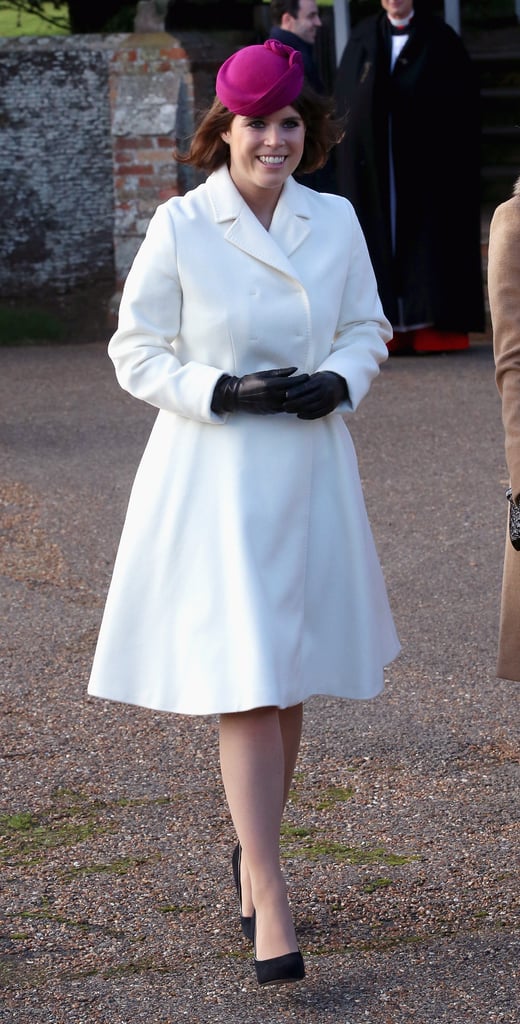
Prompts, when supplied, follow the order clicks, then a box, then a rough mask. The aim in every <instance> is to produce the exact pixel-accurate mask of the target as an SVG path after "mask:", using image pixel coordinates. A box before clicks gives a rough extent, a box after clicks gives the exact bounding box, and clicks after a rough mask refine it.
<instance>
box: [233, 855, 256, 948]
mask: <svg viewBox="0 0 520 1024" xmlns="http://www.w3.org/2000/svg"><path fill="white" fill-rule="evenodd" d="M241 860H242V847H241V846H240V843H237V845H236V846H235V849H234V850H233V855H232V857H231V866H232V868H233V878H234V879H235V886H236V890H237V893H238V902H239V904H240V926H241V928H242V932H243V934H244V935H245V937H246V939H249V940H250V942H252V941H253V938H254V919H253V918H252V917H244V916H243V914H242V885H241V883H240V861H241Z"/></svg>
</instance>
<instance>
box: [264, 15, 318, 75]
mask: <svg viewBox="0 0 520 1024" xmlns="http://www.w3.org/2000/svg"><path fill="white" fill-rule="evenodd" d="M270 12H271V21H272V28H271V31H270V33H269V37H270V38H271V39H279V40H280V42H281V43H285V44H286V46H292V48H293V50H299V51H300V53H301V55H302V57H303V66H304V69H305V77H306V79H307V81H308V83H309V85H312V88H313V89H315V90H316V92H320V93H322V92H324V88H323V82H322V81H321V78H320V74H319V71H318V68H317V67H316V62H315V60H314V50H313V48H314V43H315V42H316V36H317V34H318V30H319V29H320V28H321V18H320V14H319V11H318V8H317V6H316V4H315V2H314V0H271V5H270Z"/></svg>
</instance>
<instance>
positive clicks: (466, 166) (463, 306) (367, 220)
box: [335, 0, 485, 352]
mask: <svg viewBox="0 0 520 1024" xmlns="http://www.w3.org/2000/svg"><path fill="white" fill-rule="evenodd" d="M381 2H382V7H383V10H382V11H381V12H380V13H379V14H376V15H374V16H372V17H369V18H366V19H364V20H363V21H361V22H360V23H359V24H358V25H356V27H355V28H354V29H353V31H352V34H351V36H350V38H349V40H348V43H347V45H346V47H345V51H344V53H343V56H342V59H341V63H340V66H339V69H338V74H337V79H336V95H335V99H336V109H337V113H338V114H340V115H344V116H345V118H346V130H345V137H344V139H343V141H342V143H341V144H340V146H339V147H338V151H337V166H336V177H337V184H338V191H339V192H340V193H341V194H342V195H345V196H346V197H347V198H348V199H350V200H351V202H352V203H353V205H354V207H355V210H356V213H357V215H358V217H359V219H360V221H361V225H362V228H363V231H364V233H365V237H366V240H367V244H368V248H369V251H370V255H371V258H372V263H373V266H374V270H375V273H376V277H377V281H378V287H379V293H380V296H381V300H382V303H383V307H384V310H385V313H386V315H387V317H388V319H389V320H390V321H391V323H392V325H393V327H394V338H393V340H392V341H391V342H390V344H389V348H390V351H391V352H403V351H404V352H407V351H417V352H427V351H449V350H450V349H461V348H467V346H468V344H469V341H468V332H480V331H483V330H484V319H485V318H484V302H483V288H482V265H481V253H480V100H479V88H478V81H477V76H476V74H475V72H474V68H473V64H472V62H471V60H470V58H469V56H468V54H467V52H466V50H465V48H464V46H463V44H462V42H461V40H460V38H459V36H458V35H457V33H456V32H454V31H453V29H451V28H450V27H449V26H448V25H446V24H445V23H444V21H443V20H442V19H441V18H439V17H437V16H435V15H433V14H431V13H428V12H423V11H421V10H420V9H416V11H414V8H413V0H381Z"/></svg>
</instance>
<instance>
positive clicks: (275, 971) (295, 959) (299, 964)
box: [252, 914, 305, 985]
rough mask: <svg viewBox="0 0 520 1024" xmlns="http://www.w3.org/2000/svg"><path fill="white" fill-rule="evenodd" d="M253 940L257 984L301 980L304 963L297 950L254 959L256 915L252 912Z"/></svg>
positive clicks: (275, 983)
mask: <svg viewBox="0 0 520 1024" xmlns="http://www.w3.org/2000/svg"><path fill="white" fill-rule="evenodd" d="M252 921H253V936H254V938H253V941H254V945H255V956H254V960H253V963H254V965H255V971H256V978H257V981H258V984H259V985H284V984H286V983H287V982H291V981H301V980H302V979H303V978H304V977H305V964H304V962H303V957H302V955H301V953H300V950H298V951H297V952H296V953H284V954H283V956H273V957H271V959H270V960H257V959H256V915H255V914H253V918H252Z"/></svg>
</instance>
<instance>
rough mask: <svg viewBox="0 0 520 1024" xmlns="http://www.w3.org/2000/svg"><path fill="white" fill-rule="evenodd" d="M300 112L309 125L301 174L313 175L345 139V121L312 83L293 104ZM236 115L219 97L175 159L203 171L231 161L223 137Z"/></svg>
mask: <svg viewBox="0 0 520 1024" xmlns="http://www.w3.org/2000/svg"><path fill="white" fill-rule="evenodd" d="M288 105H289V106H291V107H294V109H295V110H297V111H298V113H299V115H300V117H301V118H302V121H303V123H304V125H305V141H304V146H303V155H302V158H301V160H300V163H299V164H298V172H299V173H300V174H309V173H310V172H312V171H317V170H318V168H320V167H323V166H324V164H325V163H326V161H327V157H328V155H329V153H330V151H331V149H332V147H333V146H335V145H337V143H338V142H341V139H342V138H343V134H344V129H343V122H342V121H341V120H338V119H336V118H335V117H334V116H333V114H334V108H333V105H332V101H331V100H330V99H328V98H327V97H325V96H320V95H319V94H318V93H316V92H314V90H313V89H311V88H310V86H308V85H304V87H303V89H302V91H301V93H300V95H299V96H298V97H297V99H295V100H293V102H292V103H291V104H288ZM234 117H235V114H233V113H232V112H231V111H230V110H228V109H227V107H225V106H224V105H223V104H222V103H221V102H220V100H219V99H218V97H215V99H214V100H213V103H212V105H211V107H210V109H209V110H208V111H207V112H206V113H205V114H204V116H203V117H202V120H201V121H200V123H199V124H198V126H197V128H196V129H195V134H194V136H193V138H192V140H191V142H190V146H189V149H188V151H187V153H181V152H179V151H178V150H176V152H175V159H176V160H177V161H178V162H179V163H182V164H193V166H194V167H198V168H199V169H200V170H201V171H207V172H208V173H211V171H216V170H218V168H219V167H222V166H223V164H229V146H228V145H227V143H226V142H224V141H223V139H222V133H223V132H226V131H228V129H229V127H230V125H231V122H232V120H233V118H234Z"/></svg>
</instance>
